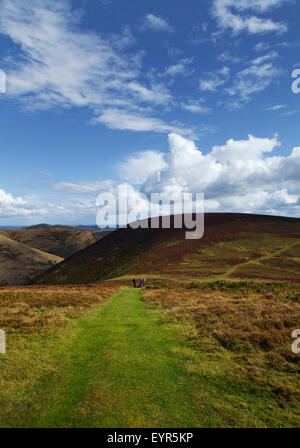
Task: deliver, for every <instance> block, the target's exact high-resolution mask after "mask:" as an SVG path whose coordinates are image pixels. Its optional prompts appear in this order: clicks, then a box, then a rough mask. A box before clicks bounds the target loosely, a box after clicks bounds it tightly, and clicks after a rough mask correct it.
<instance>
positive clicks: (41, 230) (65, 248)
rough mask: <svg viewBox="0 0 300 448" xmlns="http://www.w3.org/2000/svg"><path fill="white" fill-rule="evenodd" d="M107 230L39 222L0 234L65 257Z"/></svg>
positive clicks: (98, 237)
mask: <svg viewBox="0 0 300 448" xmlns="http://www.w3.org/2000/svg"><path fill="white" fill-rule="evenodd" d="M108 232H109V231H101V230H98V231H90V230H86V229H79V228H77V227H71V226H50V225H48V224H39V225H37V226H32V227H28V228H26V229H18V230H9V229H8V230H0V234H3V235H5V236H7V237H8V238H10V239H12V240H15V241H17V242H19V243H23V244H27V245H28V246H30V247H32V248H34V249H38V250H41V251H43V252H48V253H50V254H53V255H57V256H58V257H62V258H67V257H69V256H71V255H73V254H74V253H76V252H78V251H79V250H81V249H84V248H86V247H87V246H89V245H91V244H93V243H95V242H96V241H98V240H99V239H100V238H102V237H103V236H104V235H106V234H107V233H108Z"/></svg>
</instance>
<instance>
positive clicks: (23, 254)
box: [0, 234, 63, 286]
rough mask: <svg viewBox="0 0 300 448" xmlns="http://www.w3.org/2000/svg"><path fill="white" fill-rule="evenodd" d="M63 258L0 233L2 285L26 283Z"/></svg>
mask: <svg viewBox="0 0 300 448" xmlns="http://www.w3.org/2000/svg"><path fill="white" fill-rule="evenodd" d="M62 260H63V259H62V258H61V257H57V256H55V255H51V254H48V253H45V252H42V251H40V250H37V249H33V248H31V247H29V246H27V245H26V244H22V243H19V242H17V241H14V240H12V239H10V238H8V237H7V236H5V235H3V234H0V286H6V285H26V284H30V283H31V281H32V279H33V278H34V277H36V276H37V275H38V274H40V273H41V272H43V271H45V270H47V269H49V267H50V266H53V265H54V264H56V263H59V262H60V261H62Z"/></svg>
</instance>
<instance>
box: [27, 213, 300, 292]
mask: <svg viewBox="0 0 300 448" xmlns="http://www.w3.org/2000/svg"><path fill="white" fill-rule="evenodd" d="M299 237H300V219H297V218H284V217H274V216H261V215H247V214H222V213H219V214H217V213H211V214H206V215H205V235H204V237H203V238H202V239H200V240H186V239H185V229H175V228H172V224H171V229H162V228H158V229H137V230H133V229H131V228H120V229H118V230H116V231H114V232H113V233H111V234H109V235H108V236H106V237H105V238H103V239H101V240H100V241H98V242H96V243H95V244H93V245H91V246H89V247H87V248H86V249H83V250H81V251H79V252H78V253H76V254H74V255H73V256H71V257H70V258H68V259H67V260H65V261H63V262H62V263H60V264H58V265H56V266H54V267H53V268H51V269H50V270H49V271H48V272H46V273H45V274H43V275H41V276H39V277H38V278H37V279H36V281H35V282H36V283H40V284H78V283H92V282H98V281H102V280H105V279H111V278H120V277H121V278H123V279H130V278H132V276H144V277H146V278H151V277H152V278H159V279H169V280H179V281H189V282H190V281H207V280H209V281H211V280H221V279H256V280H257V279H258V280H267V279H269V280H292V281H300V239H299Z"/></svg>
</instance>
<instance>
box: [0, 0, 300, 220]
mask: <svg viewBox="0 0 300 448" xmlns="http://www.w3.org/2000/svg"><path fill="white" fill-rule="evenodd" d="M299 14H300V3H299V1H296V0H207V1H206V0H202V1H199V0H185V1H184V2H183V1H180V0H164V1H163V2H162V1H161V0H160V1H158V0H149V1H140V0H89V1H87V0H72V1H71V0H59V1H57V0H31V1H30V2H24V0H0V149H1V164H0V226H6V225H10V226H13V225H15V226H18V225H20V226H22V225H31V224H37V223H40V222H47V223H50V224H56V223H60V224H87V225H88V224H95V222H96V215H97V211H98V207H97V205H96V198H97V196H98V195H99V193H101V192H116V191H117V187H118V185H120V184H122V185H124V184H126V185H127V187H128V190H129V191H130V194H131V197H132V198H133V199H132V200H133V203H134V200H137V201H141V198H143V197H145V196H143V195H146V197H149V196H150V194H151V193H152V192H155V193H161V194H163V195H165V196H166V197H169V196H172V195H175V196H176V195H178V196H179V195H180V194H182V193H183V192H190V193H204V195H205V211H206V212H245V213H259V214H273V215H286V216H294V217H300V182H299V181H300V134H299V117H300V95H299V94H297V93H295V92H296V91H297V90H299V89H295V88H294V89H292V85H293V83H296V82H297V79H294V78H293V77H292V73H293V71H294V70H296V69H297V68H300V35H299V25H298V18H299ZM294 85H295V84H294ZM299 85H300V82H299Z"/></svg>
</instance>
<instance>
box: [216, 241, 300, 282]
mask: <svg viewBox="0 0 300 448" xmlns="http://www.w3.org/2000/svg"><path fill="white" fill-rule="evenodd" d="M299 244H300V241H296V242H294V243H292V244H289V245H288V246H286V247H284V248H283V249H280V250H277V251H276V252H274V253H272V254H268V255H264V256H262V257H259V258H255V259H253V260H248V261H246V262H245V263H240V264H236V265H235V266H232V267H231V268H229V269H228V270H227V271H226V272H225V273H224V274H221V275H218V276H217V277H215V278H213V279H209V280H208V282H216V281H219V280H225V279H226V278H228V277H230V276H231V275H232V274H233V273H234V272H236V271H237V270H238V269H239V268H242V267H244V266H247V265H249V264H257V263H260V262H261V261H266V260H270V259H271V258H273V257H276V256H278V255H281V254H283V253H284V252H287V251H289V250H291V249H293V247H295V246H298V245H299Z"/></svg>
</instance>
